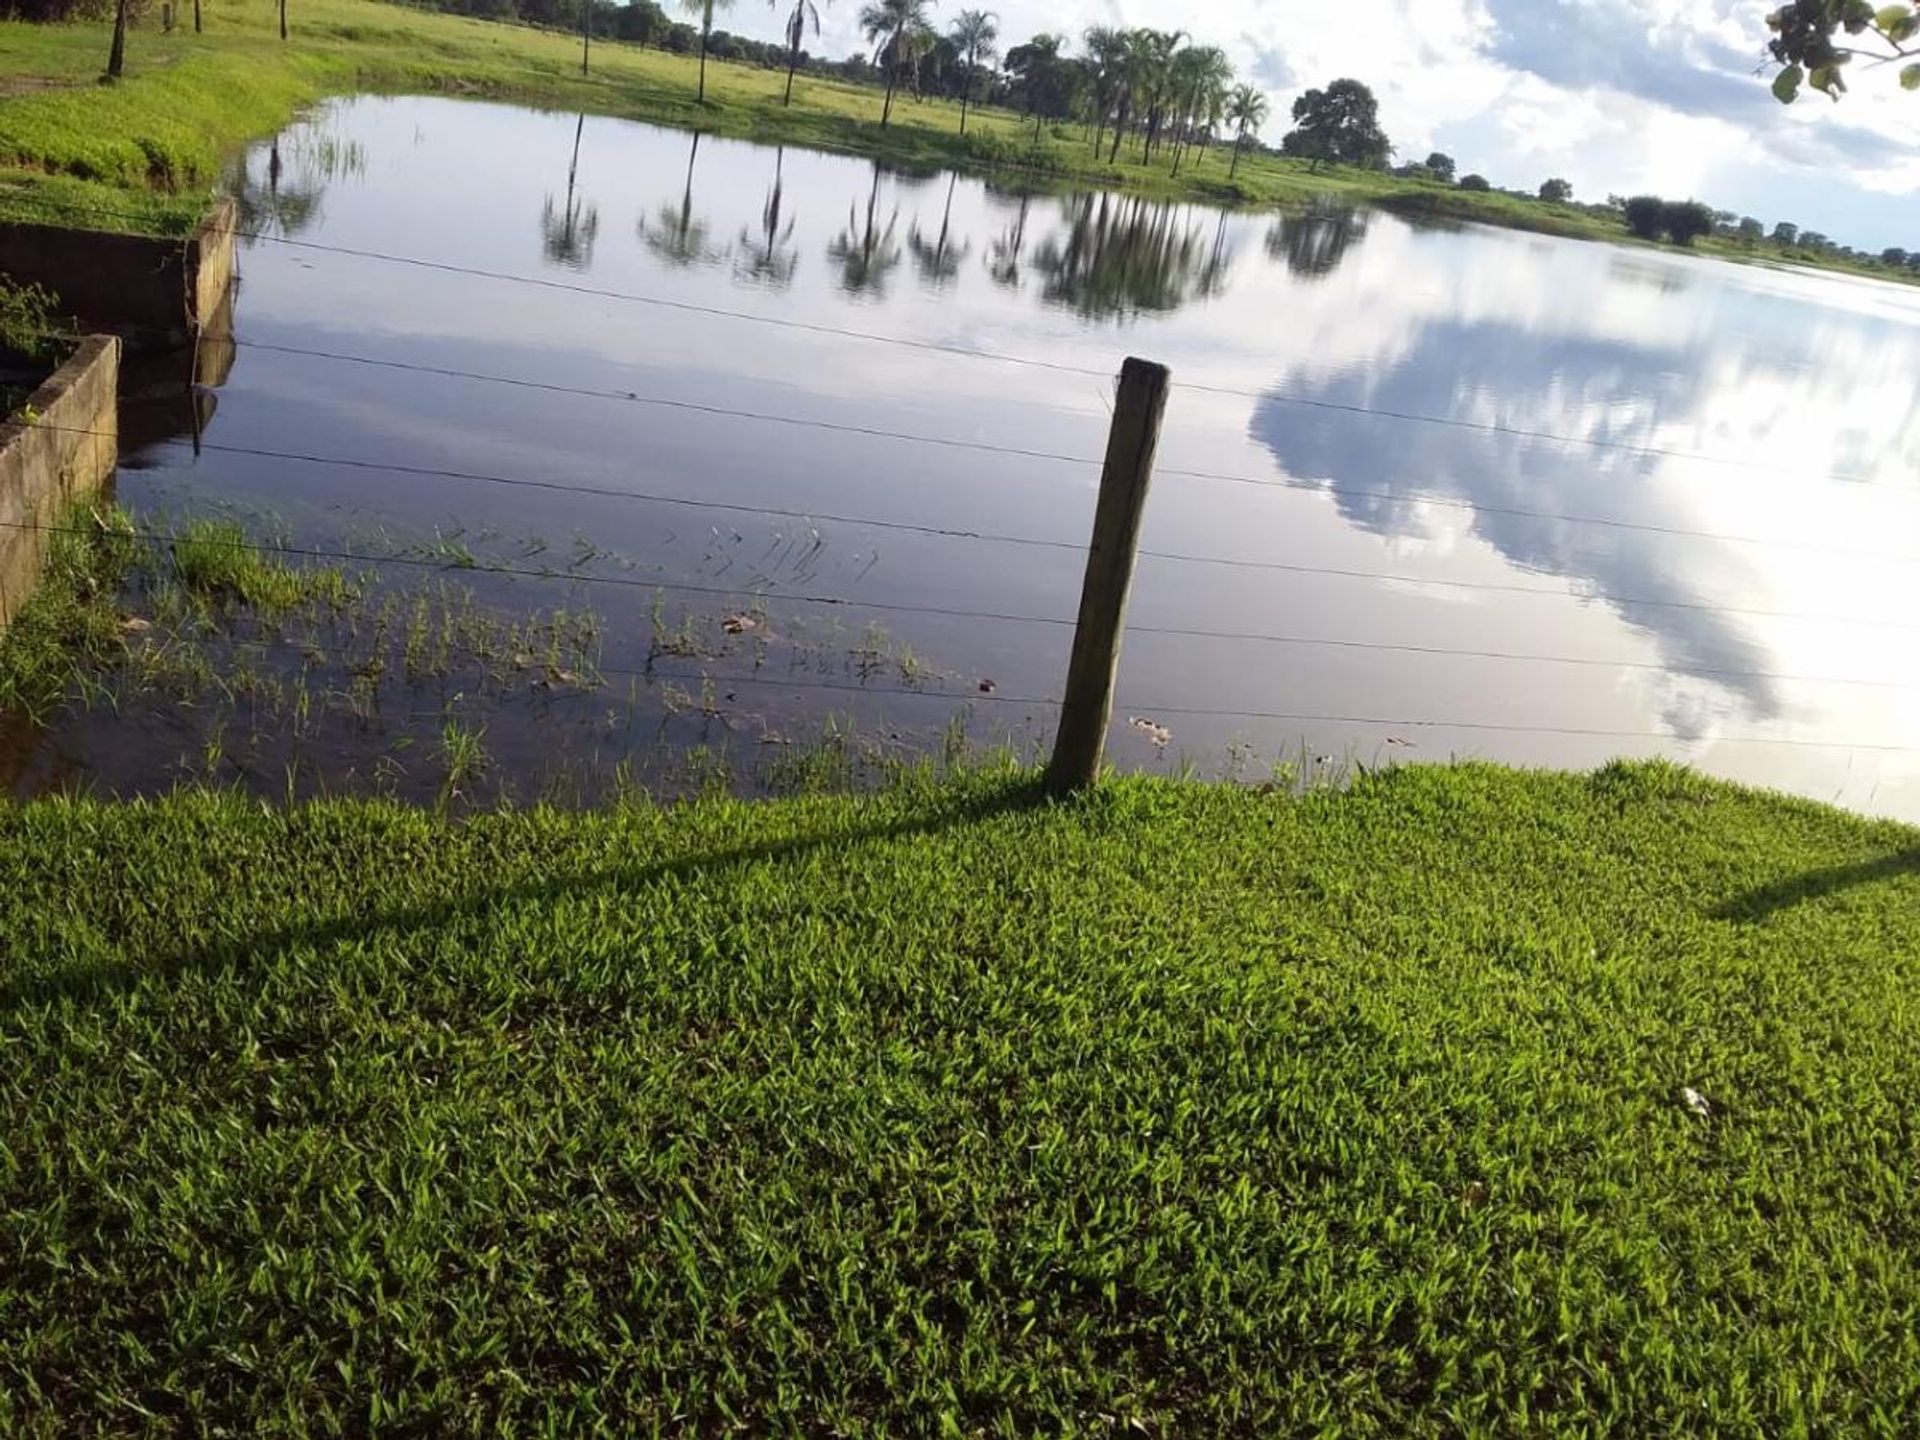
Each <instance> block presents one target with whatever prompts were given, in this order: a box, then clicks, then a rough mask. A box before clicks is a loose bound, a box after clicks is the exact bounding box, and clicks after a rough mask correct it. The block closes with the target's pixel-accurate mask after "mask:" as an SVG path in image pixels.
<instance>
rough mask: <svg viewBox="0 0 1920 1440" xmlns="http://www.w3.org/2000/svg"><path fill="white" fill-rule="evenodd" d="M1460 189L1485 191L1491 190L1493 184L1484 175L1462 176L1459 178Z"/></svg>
mask: <svg viewBox="0 0 1920 1440" xmlns="http://www.w3.org/2000/svg"><path fill="white" fill-rule="evenodd" d="M1460 188H1461V189H1462V190H1477V191H1486V190H1491V189H1493V184H1492V182H1491V181H1489V180H1488V179H1487V177H1486V176H1484V175H1463V176H1462V177H1461V178H1460Z"/></svg>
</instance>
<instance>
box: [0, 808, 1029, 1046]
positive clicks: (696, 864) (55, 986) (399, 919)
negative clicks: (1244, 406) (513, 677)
mask: <svg viewBox="0 0 1920 1440" xmlns="http://www.w3.org/2000/svg"><path fill="white" fill-rule="evenodd" d="M1047 803H1049V802H1048V801H1047V798H1046V796H1045V793H1044V792H1043V791H1042V789H1041V787H1040V783H1039V780H1038V779H1037V778H1034V779H1022V780H1020V781H1019V782H1017V783H1014V784H1009V785H1003V786H996V787H995V788H994V789H993V790H992V791H991V792H990V793H988V794H985V795H981V796H978V797H975V798H971V799H968V800H965V801H963V802H962V803H960V804H957V805H942V806H940V807H939V808H938V809H937V810H935V811H934V812H933V813H930V814H925V815H921V816H917V817H913V818H907V819H901V820H896V821H893V822H891V823H889V824H885V825H873V826H867V827H865V828H856V829H844V828H833V829H829V830H824V831H821V832H818V833H815V834H811V835H798V836H789V837H787V838H785V839H781V840H774V841H763V842H759V843H756V844H750V845H738V846H732V847H729V848H725V849H720V850H710V851H704V852H700V853H696V854H692V855H682V856H676V857H673V858H670V859H663V860H651V861H646V862H642V863H638V864H628V865H612V866H606V867H602V868H599V869H595V870H590V871H587V872H585V873H583V874H577V875H556V876H549V877H546V878H544V879H541V880H539V881H536V882H531V883H526V884H520V885H511V886H506V887H504V888H497V889H495V888H487V887H484V886H483V887H479V888H475V889H470V890H467V891H465V892H463V893H459V894H454V895H449V896H446V897H444V898H442V899H439V900H434V901H431V902H429V903H425V904H416V905H411V906H402V907H399V908H396V909H392V910H386V911H381V912H376V913H374V914H371V915H342V916H338V917H336V918H334V919H331V920H315V921H312V922H307V923H302V924H298V925H287V926H281V927H278V928H275V929H271V930H263V931H259V932H256V933H252V934H246V935H234V936H227V937H224V938H221V939H218V940H214V941H212V942H208V943H201V944H194V945H184V946H181V947H179V948H177V949H173V950H166V951H161V952H159V953H157V954H149V955H148V956H147V957H145V958H143V959H137V960H134V959H129V958H127V957H125V956H119V957H116V958H114V959H112V960H106V961H94V962H90V963H88V964H85V965H77V966H72V967H69V968H68V969H65V970H62V971H59V972H57V973H55V974H53V975H47V976H36V977H33V978H31V979H26V980H15V981H9V982H7V983H6V984H5V985H0V1012H5V1011H11V1010H12V1009H14V1008H15V1007H16V1006H19V1005H22V1004H28V1003H34V1002H40V1001H45V1000H47V999H51V998H57V997H61V996H72V995H88V996H100V995H107V994H114V993H118V992H121V991H125V990H129V989H132V988H133V987H134V986H136V985H138V984H139V983H140V982H141V981H143V980H146V979H149V978H158V979H167V980H171V979H175V978H178V977H180V976H183V975H192V974H200V973H205V972H209V971H214V970H218V969H222V968H224V967H226V966H229V965H235V964H241V965H246V966H248V967H258V966H263V965H265V964H266V963H268V962H269V961H271V960H272V959H273V958H274V957H275V956H276V955H278V954H279V953H280V952H282V951H284V950H288V949H291V948H293V947H294V946H297V945H313V946H318V947H326V946H330V945H335V944H339V943H340V942H342V941H353V940H368V939H371V938H373V937H375V936H378V935H391V936H409V935H415V934H418V933H420V932H421V931H426V930H433V929H437V928H440V927H442V926H445V925H448V924H451V923H453V922H454V921H456V920H460V919H464V918H470V917H473V916H477V915H483V914H485V913H487V912H488V911H490V910H493V909H494V908H495V907H497V906H500V905H504V904H510V903H515V902H532V903H535V904H540V903H546V902H550V901H555V900H561V899H566V898H570V897H573V896H579V895H587V894H591V893H593V892H595V891H600V890H629V889H637V888H639V887H641V886H644V885H647V884H649V883H651V882H653V881H656V880H662V879H668V878H687V877H691V876H694V875H699V874H702V873H703V872H708V871H713V870H724V869H726V868H728V867H730V866H740V865H748V864H753V863H755V862H757V861H762V860H786V859H791V858H794V857H797V856H801V855H806V854H809V853H811V852H813V851H816V850H819V849H823V848H825V847H827V846H832V845H855V844H860V843H863V842H865V841H869V840H897V839H904V838H907V837H911V836H920V835H933V834H938V833H939V832H941V831H944V830H948V829H952V828H953V827H955V826H958V825H966V824H972V823H975V822H977V821H982V820H988V819H992V818H994V817H996V816H999V815H1006V814H1012V813H1015V812H1018V811H1024V810H1030V809H1034V808H1037V807H1039V806H1042V805H1044V804H1047Z"/></svg>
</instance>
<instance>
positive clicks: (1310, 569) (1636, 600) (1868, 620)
mask: <svg viewBox="0 0 1920 1440" xmlns="http://www.w3.org/2000/svg"><path fill="white" fill-rule="evenodd" d="M32 423H34V424H36V425H38V426H39V427H40V428H43V429H46V430H49V431H52V432H55V433H58V434H67V435H78V436H89V437H93V438H97V439H113V438H116V437H115V432H110V431H104V430H92V429H85V428H81V427H75V426H64V425H52V424H49V423H47V422H45V421H34V422H32ZM152 443H154V444H160V445H168V446H174V447H182V448H184V447H192V448H193V449H194V450H196V451H208V452H211V453H215V454H226V455H239V456H245V457H249V458H254V459H266V460H279V461H283V462H287V463H297V464H309V465H321V466H332V467H338V468H343V469H350V470H357V471H367V472H375V473H391V474H399V475H411V476H415V477H419V478H425V479H447V480H455V481H462V482H469V483H475V484H488V485H499V486H507V487H520V488H528V489H535V490H546V491H555V492H560V493H566V494H581V495H588V496H593V497H595V498H603V499H612V500H621V501H628V502H633V503H641V504H660V505H672V506H679V507H685V508H689V509H701V510H712V511H716V512H723V513H732V514H748V515H764V516H768V517H770V518H776V519H790V520H795V521H799V522H802V523H815V522H820V521H827V522H831V523H836V524H846V525H855V526H865V527H868V528H872V529H878V530H889V531H895V532H902V533H912V534H920V535H927V536H932V537H936V538H942V539H953V540H975V541H981V542H985V543H989V544H998V545H1013V546H1027V547H1032V548H1037V549H1047V550H1063V551H1069V552H1073V553H1077V554H1085V553H1086V550H1087V546H1086V545H1085V544H1084V543H1082V542H1078V541H1073V540H1061V539H1053V538H1050V537H1047V536H1035V535H1010V534H1005V533H1000V532H995V531H983V530H969V529H964V528H960V527H949V526H938V525H921V524H916V523H914V522H910V521H903V520H890V519H884V518H881V517H877V516H863V515H846V514H839V513H836V512H831V511H822V510H797V509H792V508H787V507H781V506H770V505H752V504H747V503H744V502H735V501H718V500H704V499H699V498H696V497H692V496H682V495H669V494H660V493H656V492H650V491H637V490H629V489H623V488H620V487H617V486H598V485H586V484H581V483H576V482H572V481H560V480H545V479H540V478H537V477H528V476H509V475H499V474H493V473H489V472H485V471H473V470H459V469H450V468H444V467H439V466H427V465H408V464H405V463H402V462H397V461H386V460H361V459H355V458H351V457H347V456H337V455H321V454H314V453H311V452H306V451H293V450H278V449H271V448H266V447H261V446H250V445H232V444H226V443H222V442H219V441H209V440H201V441H193V440H190V439H187V438H185V437H175V438H170V439H164V440H159V441H155V442H152ZM1089 463H1092V462H1089ZM1139 554H1140V556H1141V558H1143V559H1148V560H1158V561H1164V562H1170V563H1177V564H1187V565H1209V566H1218V567H1225V568H1228V569H1241V570H1255V571H1273V572H1277V573H1285V574H1299V575H1317V576H1323V577H1331V578H1339V579H1355V580H1370V581H1376V582H1382V583H1389V584H1396V585H1418V586H1433V587H1438V588H1444V589H1453V590H1463V591H1469V592H1483V593H1489V594H1505V595H1534V596H1545V597H1550V598H1554V599H1563V600H1564V599H1567V598H1569V594H1570V592H1569V591H1567V590H1564V589H1558V588H1553V587H1549V586H1542V585H1515V584H1511V583H1505V582H1499V581H1478V580H1451V579H1444V578H1436V577H1431V576H1419V575H1406V574H1401V573H1397V572H1393V571H1380V570H1367V569H1358V568H1350V567H1341V566H1329V565H1311V564H1305V563H1296V562H1292V561H1284V560H1254V559H1247V558H1242V557H1237V556H1229V555H1210V554H1193V553H1188V552H1181V551H1170V550H1159V549H1154V548H1152V547H1142V548H1141V550H1140V551H1139ZM1540 573H1542V574H1546V573H1547V572H1540ZM1572 598H1575V599H1582V600H1584V599H1588V598H1591V597H1585V596H1580V595H1577V594H1574V595H1573V597H1572ZM1605 598H1606V599H1607V600H1608V601H1609V602H1610V603H1612V604H1614V605H1616V606H1622V607H1633V608H1649V609H1662V610H1682V611H1697V612H1705V613H1709V614H1719V615H1729V616H1735V615H1737V616H1742V617H1747V618H1758V619H1774V620H1793V621H1808V622H1813V623H1819V624H1837V625H1864V626H1874V627H1880V628H1887V629H1895V630H1920V621H1913V620H1901V619H1898V618H1895V617H1890V616H1885V615H1864V614H1857V613H1852V614H1849V613H1840V612H1830V611H1811V610H1779V609H1768V608H1764V607H1749V606H1737V605H1726V604H1718V603H1714V602H1711V601H1690V600H1673V599H1666V598H1662V597H1658V596H1607V597H1605ZM1061 623H1070V622H1061ZM1130 628H1139V627H1130ZM1221 638H1227V637H1225V636H1224V635H1223V636H1222V637H1221ZM1656 668H1658V667H1656Z"/></svg>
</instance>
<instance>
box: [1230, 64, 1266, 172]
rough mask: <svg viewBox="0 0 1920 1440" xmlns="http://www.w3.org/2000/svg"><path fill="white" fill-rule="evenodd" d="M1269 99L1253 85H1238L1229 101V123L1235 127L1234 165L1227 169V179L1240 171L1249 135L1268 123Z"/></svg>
mask: <svg viewBox="0 0 1920 1440" xmlns="http://www.w3.org/2000/svg"><path fill="white" fill-rule="evenodd" d="M1266 118H1267V97H1266V96H1265V95H1262V94H1261V93H1260V91H1259V90H1258V89H1257V88H1256V87H1255V86H1252V85H1237V86H1235V87H1234V91H1233V94H1232V95H1231V96H1230V97H1229V98H1228V100H1227V123H1228V124H1230V125H1232V126H1233V163H1232V164H1231V165H1229V166H1228V167H1227V179H1229V180H1231V179H1233V177H1234V176H1235V175H1236V174H1238V173H1239V171H1240V153H1241V151H1243V150H1245V149H1246V148H1247V134H1248V132H1249V131H1257V130H1259V128H1260V127H1261V125H1263V124H1264V123H1265V122H1266Z"/></svg>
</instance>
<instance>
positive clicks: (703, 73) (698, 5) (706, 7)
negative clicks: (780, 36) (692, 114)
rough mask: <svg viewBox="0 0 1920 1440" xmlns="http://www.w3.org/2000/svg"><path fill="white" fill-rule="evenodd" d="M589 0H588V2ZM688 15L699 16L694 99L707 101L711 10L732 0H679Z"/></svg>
mask: <svg viewBox="0 0 1920 1440" xmlns="http://www.w3.org/2000/svg"><path fill="white" fill-rule="evenodd" d="M590 3H591V0H589V4H590ZM681 4H683V5H684V6H686V10H687V13H688V14H689V15H698V16H699V17H700V93H699V94H698V95H696V96H695V97H694V99H695V100H696V101H697V102H698V103H699V104H701V105H704V104H706V103H707V39H708V37H709V36H711V35H712V34H713V12H714V11H715V10H725V9H726V8H728V7H729V6H730V5H732V4H733V0H681Z"/></svg>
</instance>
